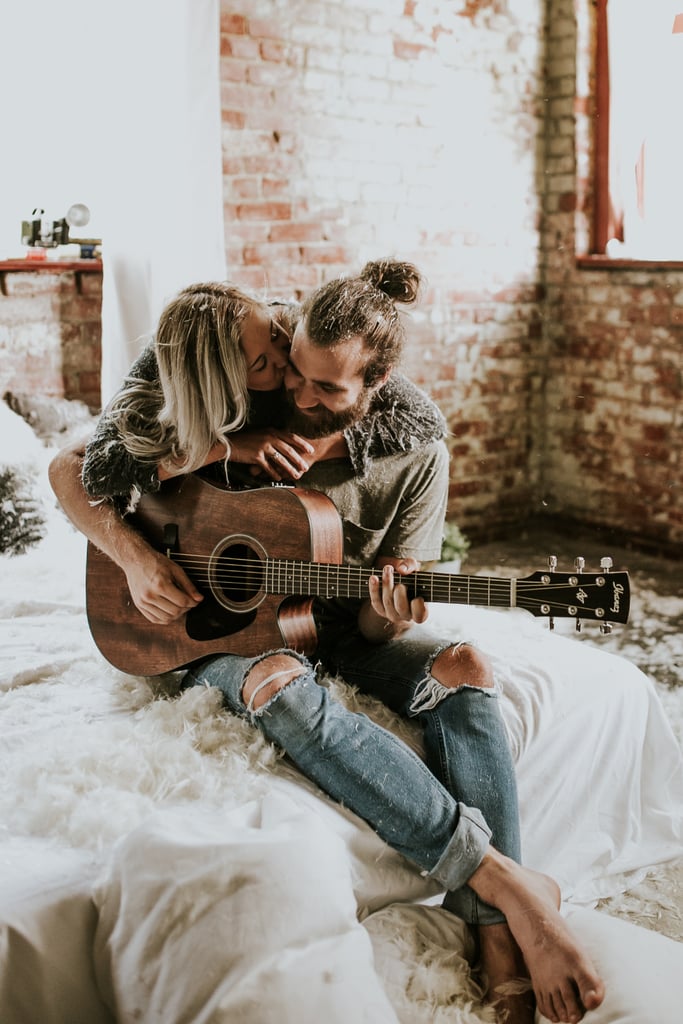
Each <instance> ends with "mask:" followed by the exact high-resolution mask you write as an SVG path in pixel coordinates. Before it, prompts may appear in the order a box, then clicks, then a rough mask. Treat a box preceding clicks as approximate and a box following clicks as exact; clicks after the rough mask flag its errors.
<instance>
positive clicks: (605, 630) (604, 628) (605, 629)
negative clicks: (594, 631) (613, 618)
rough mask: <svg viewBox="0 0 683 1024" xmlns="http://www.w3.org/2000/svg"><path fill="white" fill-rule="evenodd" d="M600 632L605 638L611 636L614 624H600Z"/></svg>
mask: <svg viewBox="0 0 683 1024" xmlns="http://www.w3.org/2000/svg"><path fill="white" fill-rule="evenodd" d="M600 632H601V633H602V635H603V636H609V634H610V633H611V632H612V623H611V622H601V623H600Z"/></svg>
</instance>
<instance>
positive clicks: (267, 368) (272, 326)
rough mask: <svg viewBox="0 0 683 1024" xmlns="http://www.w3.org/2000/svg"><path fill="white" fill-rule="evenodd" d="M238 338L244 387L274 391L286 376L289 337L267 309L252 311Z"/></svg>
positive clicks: (253, 389) (245, 319) (246, 318)
mask: <svg viewBox="0 0 683 1024" xmlns="http://www.w3.org/2000/svg"><path fill="white" fill-rule="evenodd" d="M241 337H242V351H243V352H244V357H245V359H246V361H247V387H248V388H250V390H252V391H275V390H276V389H277V388H279V387H280V385H281V384H282V380H283V377H284V374H285V367H286V366H287V357H288V354H289V344H290V339H289V335H288V334H287V332H286V331H285V330H284V329H283V328H282V327H281V326H280V324H279V323H278V322H277V321H276V320H275V319H274V318H273V316H272V315H271V313H270V311H269V310H268V309H253V310H252V312H251V313H248V314H247V316H246V317H245V318H244V321H243V322H242V335H241Z"/></svg>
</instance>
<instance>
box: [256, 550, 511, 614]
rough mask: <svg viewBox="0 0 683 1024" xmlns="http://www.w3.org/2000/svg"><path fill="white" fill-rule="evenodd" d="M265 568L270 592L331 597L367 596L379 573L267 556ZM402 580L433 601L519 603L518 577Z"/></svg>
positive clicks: (433, 575)
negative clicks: (371, 578)
mask: <svg viewBox="0 0 683 1024" xmlns="http://www.w3.org/2000/svg"><path fill="white" fill-rule="evenodd" d="M264 569H265V580H264V583H265V586H264V589H265V590H266V592H267V593H269V594H297V595H308V596H311V597H328V598H330V597H350V598H365V597H367V596H368V580H369V579H370V577H371V576H373V575H377V572H378V570H372V569H356V568H354V567H352V566H348V565H321V564H318V563H315V562H304V561H292V560H287V559H282V558H267V559H266V561H265V566H264ZM401 582H402V583H403V584H405V586H406V588H407V590H408V594H409V596H410V597H411V598H413V597H422V598H424V600H425V601H429V602H430V603H437V604H463V605H477V606H480V607H486V608H514V607H515V605H516V603H517V602H516V592H517V580H514V579H503V578H498V577H495V576H460V575H456V574H452V573H438V572H423V571H420V572H415V573H411V574H410V575H409V576H405V577H402V578H401Z"/></svg>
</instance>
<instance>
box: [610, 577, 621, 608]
mask: <svg viewBox="0 0 683 1024" xmlns="http://www.w3.org/2000/svg"><path fill="white" fill-rule="evenodd" d="M623 593H624V586H623V584H622V583H613V584H612V607H611V608H610V611H611V612H615V614H616V613H617V612H618V611H619V600H620V598H621V595H622V594H623Z"/></svg>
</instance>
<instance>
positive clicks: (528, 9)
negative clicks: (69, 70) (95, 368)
mask: <svg viewBox="0 0 683 1024" xmlns="http://www.w3.org/2000/svg"><path fill="white" fill-rule="evenodd" d="M541 29H542V6H541V0H538V2H537V3H531V4H528V3H525V4H509V3H507V2H503V0H482V2H479V3H476V2H465V0H462V2H456V3H453V2H451V0H448V2H447V0H437V2H434V0H432V2H430V3H424V2H420V3H416V2H414V0H406V2H405V3H399V2H391V3H382V2H381V0H376V2H368V0H350V2H348V3H345V4H340V3H338V2H336V0H334V2H333V0H292V2H290V3H287V4H281V3H277V2H275V0H242V2H237V3H234V2H231V3H228V2H227V0H224V2H223V5H222V18H221V77H222V107H223V154H224V155H223V161H224V163H223V166H224V183H225V193H224V194H225V229H226V238H227V258H228V268H229V274H230V276H231V277H232V278H233V279H235V280H237V281H238V282H240V283H243V284H247V285H250V286H253V287H257V288H265V289H266V290H269V291H270V292H272V293H278V292H279V293H280V294H282V293H284V294H292V295H300V294H302V293H304V292H306V291H307V290H308V289H310V288H312V287H314V286H316V285H318V284H319V283H321V282H322V281H324V280H326V279H328V278H330V277H332V276H334V275H335V274H338V273H341V272H349V271H354V270H358V269H360V267H361V266H362V264H363V263H364V262H365V260H367V259H369V258H374V257H378V256H384V255H395V256H399V257H401V258H405V259H409V260H413V261H415V262H416V263H417V265H418V266H419V267H420V268H421V270H423V271H424V273H425V274H426V276H427V279H428V288H427V290H426V292H425V296H424V301H423V303H422V304H421V306H420V309H419V310H418V312H417V313H416V314H415V315H414V316H413V317H412V319H411V322H410V328H409V333H410V344H409V347H408V352H407V354H406V362H405V369H406V370H407V371H408V372H409V373H410V374H411V376H413V377H414V378H415V379H416V380H417V381H418V382H419V383H420V384H422V385H423V386H424V387H425V388H426V389H427V390H428V391H429V392H431V394H432V395H433V396H434V397H435V398H436V399H437V401H438V402H439V404H440V405H441V408H442V409H443V411H444V413H445V414H446V416H447V418H448V420H449V424H450V427H451V431H452V436H451V438H450V440H449V443H450V447H451V451H452V456H453V463H452V465H453V469H452V484H451V500H450V508H451V514H452V515H453V516H454V517H456V518H457V519H458V520H459V521H460V523H461V524H462V525H463V526H464V527H465V528H466V529H467V530H468V531H469V532H470V533H476V532H477V531H487V530H492V529H494V530H495V529H496V528H499V527H500V526H502V525H505V524H512V523H516V522H519V520H520V519H523V518H525V517H526V516H528V515H529V514H530V513H531V512H534V511H537V509H536V504H535V503H536V494H537V493H538V490H539V470H540V454H539V434H538V419H539V415H540V411H541V410H540V402H541V395H542V385H541V382H542V375H543V363H542V359H541V351H540V325H541V313H540V309H541V299H542V292H541V291H540V289H539V287H538V283H539V269H538V248H539V235H538V216H539V200H538V185H539V182H540V181H541V180H542V175H541V173H540V169H539V167H538V164H537V158H538V143H537V139H538V137H539V128H540V125H541V123H542V121H541V116H542V113H543V112H542V110H540V106H541V104H539V101H538V99H537V97H538V88H539V67H540V61H541Z"/></svg>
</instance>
